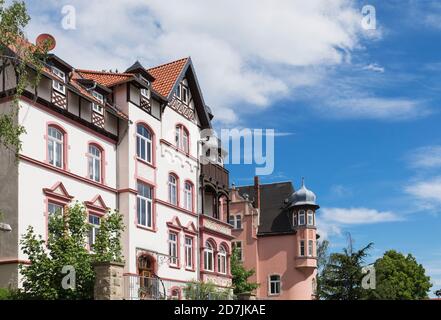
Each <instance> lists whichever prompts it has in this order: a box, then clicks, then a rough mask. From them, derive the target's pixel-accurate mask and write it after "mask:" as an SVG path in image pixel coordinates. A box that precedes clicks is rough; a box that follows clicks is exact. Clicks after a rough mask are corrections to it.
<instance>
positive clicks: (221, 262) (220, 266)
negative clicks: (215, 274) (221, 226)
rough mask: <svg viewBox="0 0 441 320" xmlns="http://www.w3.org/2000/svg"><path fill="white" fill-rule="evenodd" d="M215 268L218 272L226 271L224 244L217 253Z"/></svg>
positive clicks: (224, 272)
mask: <svg viewBox="0 0 441 320" xmlns="http://www.w3.org/2000/svg"><path fill="white" fill-rule="evenodd" d="M217 270H218V271H219V273H222V274H226V273H227V251H226V250H225V248H224V246H221V247H220V249H219V253H218V254H217Z"/></svg>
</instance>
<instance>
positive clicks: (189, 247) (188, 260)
mask: <svg viewBox="0 0 441 320" xmlns="http://www.w3.org/2000/svg"><path fill="white" fill-rule="evenodd" d="M184 241H185V243H184V246H185V267H186V268H187V269H193V237H189V236H185V239H184Z"/></svg>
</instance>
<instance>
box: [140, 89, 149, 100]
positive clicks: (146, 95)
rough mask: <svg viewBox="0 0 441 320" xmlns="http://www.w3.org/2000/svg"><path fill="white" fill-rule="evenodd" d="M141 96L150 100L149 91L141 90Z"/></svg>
mask: <svg viewBox="0 0 441 320" xmlns="http://www.w3.org/2000/svg"><path fill="white" fill-rule="evenodd" d="M141 96H142V97H143V98H146V99H150V90H149V89H145V88H141Z"/></svg>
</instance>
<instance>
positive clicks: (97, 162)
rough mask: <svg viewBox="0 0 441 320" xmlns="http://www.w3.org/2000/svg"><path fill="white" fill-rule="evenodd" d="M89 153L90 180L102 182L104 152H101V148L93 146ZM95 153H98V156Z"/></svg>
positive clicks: (90, 146) (91, 145)
mask: <svg viewBox="0 0 441 320" xmlns="http://www.w3.org/2000/svg"><path fill="white" fill-rule="evenodd" d="M88 151H89V161H88V167H89V169H88V170H89V179H91V180H93V181H96V182H101V181H102V156H103V152H102V151H101V149H100V148H98V147H97V146H95V145H93V144H90V145H89V150H88ZM94 151H97V153H98V155H97V154H96V153H94Z"/></svg>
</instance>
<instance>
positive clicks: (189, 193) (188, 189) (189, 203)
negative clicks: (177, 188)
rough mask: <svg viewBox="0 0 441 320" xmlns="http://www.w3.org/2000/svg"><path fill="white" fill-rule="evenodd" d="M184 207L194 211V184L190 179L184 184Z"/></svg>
mask: <svg viewBox="0 0 441 320" xmlns="http://www.w3.org/2000/svg"><path fill="white" fill-rule="evenodd" d="M184 209H186V210H188V211H193V185H192V184H191V183H190V182H188V181H187V182H185V185H184Z"/></svg>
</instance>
